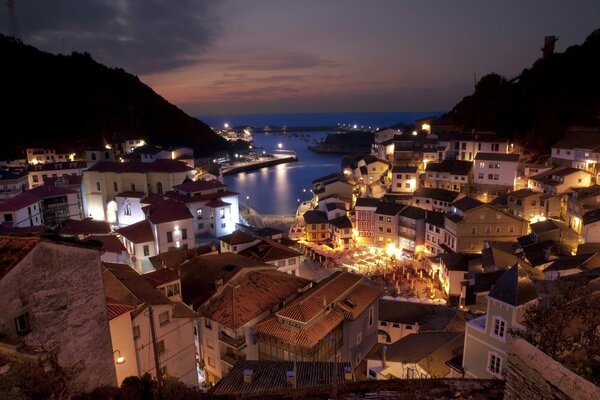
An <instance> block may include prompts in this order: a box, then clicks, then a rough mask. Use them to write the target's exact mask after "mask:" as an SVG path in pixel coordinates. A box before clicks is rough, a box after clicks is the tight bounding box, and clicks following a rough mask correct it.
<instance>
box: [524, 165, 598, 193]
mask: <svg viewBox="0 0 600 400" xmlns="http://www.w3.org/2000/svg"><path fill="white" fill-rule="evenodd" d="M591 183H592V174H591V173H589V172H587V171H584V170H582V169H577V168H572V167H557V168H553V169H550V170H547V171H544V172H542V173H540V174H537V175H533V176H530V177H529V179H528V180H527V187H528V188H529V189H532V190H535V191H536V192H541V193H546V194H550V195H557V194H563V193H565V192H567V191H568V190H569V189H572V188H581V187H588V186H590V185H591Z"/></svg>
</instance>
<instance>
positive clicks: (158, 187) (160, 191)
mask: <svg viewBox="0 0 600 400" xmlns="http://www.w3.org/2000/svg"><path fill="white" fill-rule="evenodd" d="M156 193H158V194H163V185H162V183H161V182H157V183H156Z"/></svg>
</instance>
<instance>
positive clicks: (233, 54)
mask: <svg viewBox="0 0 600 400" xmlns="http://www.w3.org/2000/svg"><path fill="white" fill-rule="evenodd" d="M201 61H202V63H204V64H214V65H219V68H221V69H223V70H235V71H238V70H239V71H287V70H290V69H311V68H319V67H336V66H338V64H337V63H336V62H335V61H332V60H328V59H325V58H322V57H320V56H318V55H316V54H312V53H309V52H305V51H295V50H286V49H276V48H267V49H265V48H254V49H238V50H231V51H228V52H227V53H219V54H214V55H206V56H204V57H202V59H201Z"/></svg>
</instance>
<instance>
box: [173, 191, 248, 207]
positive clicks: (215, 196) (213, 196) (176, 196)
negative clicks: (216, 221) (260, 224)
mask: <svg viewBox="0 0 600 400" xmlns="http://www.w3.org/2000/svg"><path fill="white" fill-rule="evenodd" d="M238 194H239V193H237V192H231V191H229V190H225V191H223V192H217V193H208V194H203V195H195V196H186V195H184V194H181V193H178V192H176V191H174V190H171V191H169V192H167V193H165V196H166V197H168V198H170V199H173V200H177V201H180V202H182V203H186V204H187V203H196V202H201V201H210V200H219V199H221V198H222V197H225V196H236V195H238Z"/></svg>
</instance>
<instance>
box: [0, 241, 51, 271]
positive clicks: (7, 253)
mask: <svg viewBox="0 0 600 400" xmlns="http://www.w3.org/2000/svg"><path fill="white" fill-rule="evenodd" d="M41 241H42V239H41V238H39V237H18V236H0V279H2V278H4V276H5V275H6V274H7V273H8V272H9V271H10V270H11V269H12V268H13V267H14V266H15V265H17V264H18V263H19V262H20V261H21V260H22V259H23V258H25V256H26V255H27V254H29V252H30V251H31V250H33V248H34V247H35V246H37V245H38V244H39V243H40V242H41Z"/></svg>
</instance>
